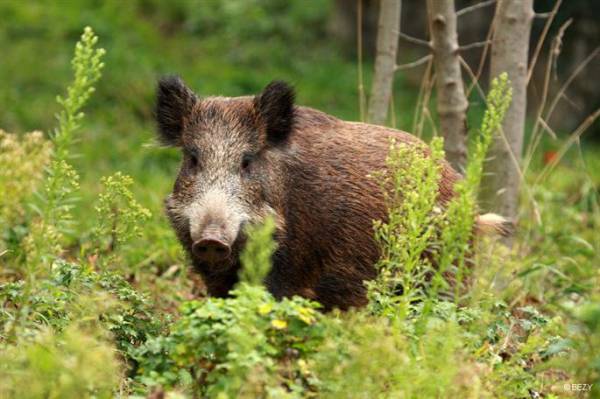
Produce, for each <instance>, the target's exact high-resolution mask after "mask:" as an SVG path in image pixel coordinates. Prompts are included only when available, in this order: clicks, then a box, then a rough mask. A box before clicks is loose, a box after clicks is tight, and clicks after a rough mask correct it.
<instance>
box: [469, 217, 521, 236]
mask: <svg viewBox="0 0 600 399" xmlns="http://www.w3.org/2000/svg"><path fill="white" fill-rule="evenodd" d="M514 230H515V225H514V223H513V222H511V221H510V220H508V219H506V218H504V217H502V216H500V215H497V214H495V213H486V214H483V215H479V216H477V218H476V219H475V234H476V235H499V236H502V237H508V236H510V235H511V234H512V233H513V232H514Z"/></svg>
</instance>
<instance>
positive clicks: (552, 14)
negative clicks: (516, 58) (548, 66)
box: [526, 0, 562, 85]
mask: <svg viewBox="0 0 600 399" xmlns="http://www.w3.org/2000/svg"><path fill="white" fill-rule="evenodd" d="M561 3H562V0H557V1H556V3H554V7H552V11H550V16H549V17H548V20H547V21H546V25H544V30H543V31H542V34H541V35H540V39H539V40H538V42H537V46H536V47H535V52H534V53H533V58H532V59H531V64H530V65H529V71H527V81H526V82H527V85H529V81H530V80H531V75H533V68H535V64H536V63H537V59H538V56H539V55H540V51H541V50H542V45H543V44H544V40H545V39H546V35H547V34H548V31H549V30H550V25H552V21H554V17H555V16H556V13H557V12H558V7H560V4H561Z"/></svg>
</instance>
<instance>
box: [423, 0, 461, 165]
mask: <svg viewBox="0 0 600 399" xmlns="http://www.w3.org/2000/svg"><path fill="white" fill-rule="evenodd" d="M427 14H428V19H429V30H430V32H431V46H432V50H433V62H434V67H435V74H436V91H437V112H438V115H439V118H440V127H441V131H442V136H444V150H445V152H446V158H447V159H448V161H449V162H450V164H451V165H452V167H454V169H456V170H457V171H459V172H461V173H462V172H463V171H464V167H465V162H466V160H467V108H468V105H469V103H468V102H467V98H466V96H465V90H464V85H463V80H462V74H461V70H460V58H459V54H458V34H457V33H456V10H455V8H454V0H427Z"/></svg>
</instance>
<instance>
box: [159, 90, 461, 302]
mask: <svg viewBox="0 0 600 399" xmlns="http://www.w3.org/2000/svg"><path fill="white" fill-rule="evenodd" d="M167 83H168V84H165V85H162V84H161V85H159V87H163V86H164V87H165V89H161V90H159V107H158V108H159V110H160V109H161V108H162V109H163V111H165V112H163V113H159V114H158V117H159V118H163V120H162V121H161V120H159V131H160V134H161V135H165V132H166V133H167V138H168V141H170V142H181V143H183V146H184V147H185V149H186V150H185V152H184V154H187V153H189V152H193V151H195V152H197V153H198V154H199V156H198V158H199V160H198V161H197V162H198V164H199V165H201V166H200V167H199V166H192V163H190V161H189V160H186V157H189V156H188V155H184V161H183V163H182V170H181V171H180V174H179V176H178V178H177V182H176V184H175V189H174V192H173V194H172V195H171V196H170V198H169V199H168V201H167V213H168V215H169V217H170V219H171V222H172V225H173V227H174V229H175V231H176V232H177V235H178V237H179V239H180V241H181V242H182V244H183V246H184V247H185V248H186V250H187V251H188V253H190V254H191V244H192V240H191V239H190V227H189V226H190V220H188V219H186V216H185V212H184V210H185V209H186V207H187V208H189V207H190V206H192V205H193V204H197V203H199V202H201V201H199V200H198V198H200V197H201V196H202V195H204V194H203V192H204V191H206V190H207V189H208V188H207V187H206V185H213V186H214V185H218V187H220V189H223V190H226V191H227V190H229V192H230V195H231V196H232V198H233V199H232V200H231V201H235V202H236V204H237V206H238V208H239V209H240V210H239V212H241V213H244V214H245V215H247V217H248V220H249V222H256V221H259V220H260V218H261V217H264V216H266V214H268V213H269V212H271V213H274V215H275V217H276V219H277V226H278V227H277V232H276V235H275V239H276V241H277V244H278V249H277V251H276V253H275V254H274V256H273V267H272V269H271V272H270V273H269V275H268V276H267V278H266V281H265V284H266V286H267V288H268V289H269V291H270V292H271V293H273V294H274V295H275V296H276V297H278V298H281V297H284V296H288V297H289V296H292V295H302V296H307V297H310V298H311V299H315V300H317V301H319V302H321V303H322V304H323V305H324V306H325V308H326V309H331V308H335V307H337V308H341V309H347V308H349V307H358V306H363V305H365V304H366V302H367V298H366V289H365V286H364V281H365V280H370V279H373V278H374V277H375V276H376V270H375V268H374V264H375V262H376V261H377V260H378V258H379V248H378V246H377V243H376V242H375V240H374V237H373V220H385V219H386V218H387V210H386V208H385V204H384V200H383V194H382V192H381V190H380V188H379V186H378V184H377V182H376V181H375V180H374V179H372V178H369V177H368V175H370V174H372V173H373V172H375V171H378V170H382V169H384V168H385V158H386V156H387V154H388V151H389V139H390V138H394V139H395V140H396V142H398V143H406V144H408V145H422V142H421V141H420V140H419V139H418V138H416V137H414V136H412V135H410V134H408V133H405V132H401V131H398V130H395V129H390V128H386V127H382V126H374V125H369V124H365V123H356V122H345V121H342V120H339V119H337V118H335V117H333V116H330V115H327V114H325V113H323V112H320V111H317V110H315V109H311V108H307V107H301V106H294V104H293V98H294V95H293V90H292V89H291V87H289V86H287V85H286V84H284V83H281V82H275V83H272V84H270V85H269V86H267V88H265V90H264V91H263V93H261V94H260V95H258V96H256V97H237V98H223V97H210V98H206V99H203V100H202V101H198V102H197V104H196V105H195V106H193V107H191V108H190V107H189V104H190V102H192V101H191V100H192V99H194V98H195V96H194V97H192V96H191V95H190V94H189V93H190V92H189V91H186V90H184V89H183V88H182V87H181V86H180V82H179V81H177V82H170V81H167ZM167 89H168V90H167ZM187 90H189V89H187ZM163 91H164V92H165V93H163ZM161 96H162V97H161ZM169 98H170V99H172V100H173V101H175V103H173V104H167V103H166V102H167V99H169ZM182 100H183V101H182ZM180 107H181V108H180ZM165 114H166V117H165ZM181 120H187V121H189V123H188V124H187V125H186V124H183V125H184V126H183V128H182V131H180V132H179V136H178V137H176V135H174V134H173V133H174V132H176V131H177V128H179V127H180V126H182V125H181V124H179V123H178V121H181ZM248 153H251V154H252V155H253V161H252V162H253V163H252V167H251V169H250V172H248V173H249V175H248V177H245V178H241V177H240V176H239V175H236V174H235V173H237V172H235V171H236V170H237V169H236V168H237V167H238V165H239V162H240V161H241V160H242V159H243V157H244V154H248ZM222 175H227V177H226V178H224V177H222ZM458 178H459V175H458V174H457V173H456V172H455V171H454V170H453V169H452V168H451V167H450V166H449V165H448V164H447V163H446V162H444V163H443V165H442V178H441V180H440V184H439V193H440V195H439V202H440V204H441V205H442V206H443V204H445V203H447V202H448V200H450V199H451V198H452V197H453V196H454V190H453V186H454V183H455V182H456V181H457V179H458ZM231 185H233V186H231ZM230 186H231V187H233V188H230ZM211 187H212V186H211ZM209 188H210V187H209ZM194 222H198V221H196V220H195V221H194ZM240 237H241V236H240ZM242 243H243V237H241V238H239V239H238V240H236V242H235V243H234V244H233V246H232V248H233V249H232V252H233V257H232V263H231V264H230V265H228V267H226V268H222V269H218V270H217V269H215V268H211V267H208V266H207V265H205V264H203V263H202V262H199V261H198V260H197V259H195V258H194V257H193V255H190V256H191V258H192V262H193V264H194V268H195V269H196V270H198V271H199V272H200V273H201V274H202V276H203V279H204V281H205V282H206V285H207V287H208V291H209V294H210V295H215V296H225V295H227V293H228V292H229V290H230V289H231V288H232V287H233V286H234V284H235V283H236V282H237V271H238V269H239V259H238V258H237V255H239V250H240V248H241V247H242Z"/></svg>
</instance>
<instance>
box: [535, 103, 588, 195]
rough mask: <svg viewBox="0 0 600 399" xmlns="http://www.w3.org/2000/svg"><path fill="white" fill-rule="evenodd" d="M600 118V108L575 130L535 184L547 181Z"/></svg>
mask: <svg viewBox="0 0 600 399" xmlns="http://www.w3.org/2000/svg"><path fill="white" fill-rule="evenodd" d="M599 116H600V108H598V109H597V110H596V111H594V112H593V113H592V114H591V115H589V116H588V117H587V118H585V120H584V121H583V122H582V123H581V124H580V125H579V127H577V129H575V131H573V133H572V134H571V136H570V137H569V139H568V140H567V142H566V143H565V144H564V145H563V146H562V147H561V149H560V150H559V151H558V154H557V156H556V158H554V159H553V160H552V161H551V162H550V163H549V164H548V165H547V166H546V167H545V168H544V170H543V171H542V173H541V174H540V175H539V176H538V178H537V179H536V180H535V183H534V184H536V185H537V184H538V183H540V182H542V181H543V180H545V179H546V178H547V177H548V175H549V174H550V173H551V172H552V171H553V170H554V168H555V167H556V165H558V163H559V162H560V160H561V159H562V158H563V157H564V156H565V153H566V152H567V150H568V149H569V148H570V147H571V145H573V143H575V142H576V141H577V140H579V138H580V137H581V135H582V134H583V133H585V131H586V130H587V129H588V128H589V127H590V126H591V125H592V123H594V122H595V121H596V119H598V117H599Z"/></svg>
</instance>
